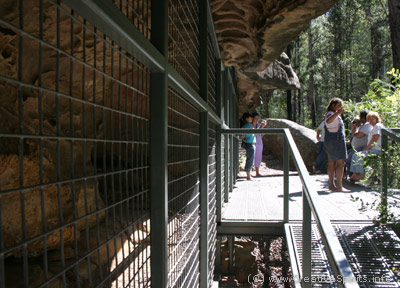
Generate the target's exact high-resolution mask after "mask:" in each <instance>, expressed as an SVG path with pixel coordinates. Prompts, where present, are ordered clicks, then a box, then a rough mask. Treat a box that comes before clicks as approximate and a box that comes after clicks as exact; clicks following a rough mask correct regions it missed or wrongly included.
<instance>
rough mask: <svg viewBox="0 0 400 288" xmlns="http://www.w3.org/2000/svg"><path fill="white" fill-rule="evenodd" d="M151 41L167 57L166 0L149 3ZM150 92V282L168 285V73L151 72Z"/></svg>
mask: <svg viewBox="0 0 400 288" xmlns="http://www.w3.org/2000/svg"><path fill="white" fill-rule="evenodd" d="M152 16H153V17H152V25H151V27H152V31H151V41H152V43H153V45H154V46H155V47H156V48H157V49H158V50H159V52H160V53H161V54H162V55H163V56H164V57H165V58H166V57H167V56H168V28H167V27H168V2H167V1H155V2H154V3H152ZM150 80H151V94H150V107H151V110H150V155H151V160H150V179H151V181H150V183H151V184H150V185H151V186H150V198H151V207H150V210H151V212H150V222H151V237H150V239H151V259H150V261H151V275H157V277H152V279H151V284H152V286H153V287H160V288H167V287H168V76H167V73H166V72H165V71H163V72H160V73H154V72H153V73H152V74H151V79H150Z"/></svg>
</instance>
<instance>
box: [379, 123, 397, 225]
mask: <svg viewBox="0 0 400 288" xmlns="http://www.w3.org/2000/svg"><path fill="white" fill-rule="evenodd" d="M395 133H400V128H391V129H387V128H385V129H382V149H383V151H384V152H385V150H387V149H388V146H389V138H390V139H392V140H394V141H397V142H400V137H399V136H398V135H396V134H395ZM388 174H389V167H388V162H387V157H384V161H383V163H382V179H381V185H382V193H381V205H382V211H381V215H382V216H383V217H384V218H385V219H384V220H385V222H386V221H387V215H388V206H387V205H388V203H387V199H388V187H389V183H388V182H389V181H388V178H389V177H388Z"/></svg>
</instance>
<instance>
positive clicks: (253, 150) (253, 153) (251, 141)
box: [240, 112, 267, 180]
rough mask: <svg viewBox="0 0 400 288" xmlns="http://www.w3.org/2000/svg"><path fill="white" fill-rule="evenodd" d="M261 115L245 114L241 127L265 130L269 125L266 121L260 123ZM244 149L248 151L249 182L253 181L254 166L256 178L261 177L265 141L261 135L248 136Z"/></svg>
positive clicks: (247, 168)
mask: <svg viewBox="0 0 400 288" xmlns="http://www.w3.org/2000/svg"><path fill="white" fill-rule="evenodd" d="M259 118H260V115H259V114H258V113H257V112H254V113H253V114H250V113H247V112H246V113H244V114H243V116H242V118H241V119H240V121H241V127H242V128H246V129H259V128H264V127H265V125H267V122H266V120H262V121H261V123H259ZM242 147H243V148H244V149H245V150H246V165H245V169H244V170H245V171H246V174H247V180H251V173H250V172H251V169H252V168H253V165H254V166H255V168H256V177H259V176H261V174H260V165H261V160H262V153H263V140H262V135H261V134H256V135H254V134H246V135H245V137H244V139H243V142H242Z"/></svg>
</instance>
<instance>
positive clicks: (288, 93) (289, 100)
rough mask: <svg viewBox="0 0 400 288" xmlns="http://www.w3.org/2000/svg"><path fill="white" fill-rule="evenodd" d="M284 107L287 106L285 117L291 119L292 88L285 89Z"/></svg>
mask: <svg viewBox="0 0 400 288" xmlns="http://www.w3.org/2000/svg"><path fill="white" fill-rule="evenodd" d="M286 107H287V119H288V120H293V118H292V90H287V91H286Z"/></svg>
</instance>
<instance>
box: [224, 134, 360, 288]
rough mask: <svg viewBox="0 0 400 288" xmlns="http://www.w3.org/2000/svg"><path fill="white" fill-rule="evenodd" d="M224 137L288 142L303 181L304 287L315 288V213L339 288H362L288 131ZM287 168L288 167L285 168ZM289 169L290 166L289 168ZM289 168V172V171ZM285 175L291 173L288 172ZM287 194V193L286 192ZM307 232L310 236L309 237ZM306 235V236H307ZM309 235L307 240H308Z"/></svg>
mask: <svg viewBox="0 0 400 288" xmlns="http://www.w3.org/2000/svg"><path fill="white" fill-rule="evenodd" d="M221 133H223V134H283V135H284V139H285V142H287V146H288V148H289V150H290V152H291V154H292V156H293V159H294V162H295V164H296V167H297V170H298V172H299V175H300V179H301V182H302V185H303V275H302V284H303V287H311V285H312V282H311V279H312V278H311V255H312V254H311V253H312V251H311V215H310V214H311V212H312V214H313V215H314V218H315V221H316V223H317V226H318V229H319V231H320V233H321V238H322V241H323V243H324V245H325V248H326V252H327V256H328V259H329V262H330V264H331V266H332V268H333V272H334V274H335V276H336V279H340V281H338V285H339V287H346V288H350V287H359V285H358V284H357V281H356V278H355V277H354V274H353V272H352V270H351V268H350V265H349V263H348V261H347V259H346V255H345V254H344V251H343V249H342V247H341V245H340V243H339V240H338V239H337V237H336V234H335V231H334V229H333V227H332V225H331V223H330V221H329V218H328V217H327V216H326V214H325V211H323V210H322V206H321V205H319V196H318V193H317V191H316V190H315V188H314V186H313V184H312V180H311V177H310V175H309V173H308V170H307V168H306V166H305V164H304V161H303V158H302V157H301V155H300V152H299V150H298V148H297V145H296V143H295V141H294V139H293V137H292V134H291V133H290V130H289V129H288V128H269V129H224V130H221ZM285 168H286V167H285ZM286 169H287V170H288V167H287V168H286ZM286 169H285V170H286ZM284 172H285V174H286V173H288V171H284ZM285 192H286V191H285ZM286 202H288V199H285V203H284V207H285V206H286V207H287V209H288V208H289V206H288V205H289V204H288V203H286ZM308 215H309V216H308ZM307 231H309V232H310V233H309V234H310V235H309V237H308V235H307ZM304 232H306V233H304ZM305 236H307V237H305Z"/></svg>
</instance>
